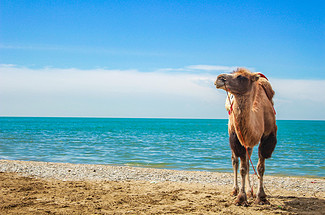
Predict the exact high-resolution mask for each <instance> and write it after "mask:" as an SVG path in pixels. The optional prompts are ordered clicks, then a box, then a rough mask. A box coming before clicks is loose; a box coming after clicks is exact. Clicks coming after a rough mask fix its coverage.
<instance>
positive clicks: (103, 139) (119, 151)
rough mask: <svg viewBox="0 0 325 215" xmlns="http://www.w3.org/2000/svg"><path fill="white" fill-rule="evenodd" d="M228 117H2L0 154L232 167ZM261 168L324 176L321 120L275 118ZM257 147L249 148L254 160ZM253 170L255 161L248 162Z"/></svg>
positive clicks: (30, 158) (112, 162) (93, 161)
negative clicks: (273, 139) (273, 140)
mask: <svg viewBox="0 0 325 215" xmlns="http://www.w3.org/2000/svg"><path fill="white" fill-rule="evenodd" d="M227 124H228V120H225V119H147V118H145V119H139V118H78V117H75V118H74V117H72V118H67V117H0V159H6V160H24V161H44V162H60V163H74V164H106V165H120V166H134V167H144V168H146V167H150V168H163V169H174V170H190V171H211V172H232V165H231V150H230V147H229V139H228V138H229V136H228V130H227ZM277 126H278V136H277V137H278V143H277V146H276V148H275V151H274V152H273V155H272V157H271V158H270V159H268V160H266V172H265V174H266V175H286V176H304V177H325V121H298V120H278V121H277ZM257 154H258V147H255V148H254V150H253V155H252V161H253V163H254V165H255V166H256V164H257V161H258V155H257ZM250 170H251V173H252V168H250Z"/></svg>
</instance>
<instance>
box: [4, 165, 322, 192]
mask: <svg viewBox="0 0 325 215" xmlns="http://www.w3.org/2000/svg"><path fill="white" fill-rule="evenodd" d="M0 172H13V173H18V174H21V175H23V176H27V177H35V178H43V179H56V180H62V181H83V180H87V181H130V180H134V181H151V182H186V183H202V184H214V185H216V186H219V185H221V186H225V185H226V186H232V184H233V173H226V172H208V171H187V170H170V169H155V168H147V167H130V166H118V165H116V166H114V165H105V164H71V163H54V162H40V161H19V160H0ZM250 177H251V180H252V181H254V182H255V183H254V186H255V187H256V186H257V178H256V177H255V176H253V175H252V174H250ZM252 177H254V178H253V179H252ZM239 178H240V176H239V175H238V179H239ZM239 183H240V180H239ZM264 184H265V186H266V187H271V188H274V189H278V188H281V189H292V190H294V191H306V192H325V179H324V178H317V177H303V176H298V177H297V176H273V175H271V176H270V175H265V176H264ZM274 184H277V187H275V186H274Z"/></svg>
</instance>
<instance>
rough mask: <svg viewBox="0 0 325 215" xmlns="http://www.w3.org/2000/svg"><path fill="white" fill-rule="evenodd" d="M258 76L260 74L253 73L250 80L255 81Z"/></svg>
mask: <svg viewBox="0 0 325 215" xmlns="http://www.w3.org/2000/svg"><path fill="white" fill-rule="evenodd" d="M260 77H261V75H260V74H259V73H254V74H253V76H252V81H257V80H258V79H259V78H260Z"/></svg>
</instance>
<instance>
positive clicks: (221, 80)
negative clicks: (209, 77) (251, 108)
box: [214, 75, 226, 88]
mask: <svg viewBox="0 0 325 215" xmlns="http://www.w3.org/2000/svg"><path fill="white" fill-rule="evenodd" d="M225 83H226V78H225V76H224V75H219V76H218V78H217V80H216V81H215V82H214V85H216V87H217V88H223V87H224V86H225Z"/></svg>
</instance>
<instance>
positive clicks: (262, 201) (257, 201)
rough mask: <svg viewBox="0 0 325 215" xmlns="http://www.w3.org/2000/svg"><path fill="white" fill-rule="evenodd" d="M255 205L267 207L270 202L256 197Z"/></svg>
mask: <svg viewBox="0 0 325 215" xmlns="http://www.w3.org/2000/svg"><path fill="white" fill-rule="evenodd" d="M255 204H257V205H269V204H270V202H269V201H268V200H267V199H266V198H265V197H257V199H256V201H255Z"/></svg>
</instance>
